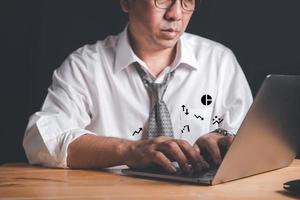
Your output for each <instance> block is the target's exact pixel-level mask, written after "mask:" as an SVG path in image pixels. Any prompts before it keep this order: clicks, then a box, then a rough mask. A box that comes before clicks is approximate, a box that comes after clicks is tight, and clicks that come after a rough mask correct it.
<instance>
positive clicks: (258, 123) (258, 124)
mask: <svg viewBox="0 0 300 200" xmlns="http://www.w3.org/2000/svg"><path fill="white" fill-rule="evenodd" d="M299 122H300V76H288V75H269V76H267V78H266V79H265V81H264V82H263V84H262V86H261V88H260V90H259V92H258V94H257V95H256V98H255V100H254V102H253V104H252V106H251V107H250V109H249V111H248V113H247V115H246V117H245V119H244V121H243V123H242V125H241V127H240V129H239V130H238V134H237V136H236V137H235V139H234V142H233V143H232V145H231V147H230V148H229V150H228V152H227V154H226V156H225V158H224V160H223V162H222V163H221V165H220V167H219V169H218V172H217V174H216V176H215V177H214V179H213V182H212V184H213V185H215V184H219V183H222V182H227V181H230V180H234V179H239V178H243V177H247V176H251V175H254V174H258V173H262V172H266V171H270V170H274V169H278V168H282V167H285V166H288V165H289V164H290V163H291V162H292V160H293V159H294V158H295V156H296V152H297V148H298V146H299V143H300V137H299V135H300V126H299Z"/></svg>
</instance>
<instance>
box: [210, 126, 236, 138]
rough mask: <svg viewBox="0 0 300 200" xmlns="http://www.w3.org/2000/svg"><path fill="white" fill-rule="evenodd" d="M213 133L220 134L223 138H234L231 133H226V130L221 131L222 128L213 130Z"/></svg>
mask: <svg viewBox="0 0 300 200" xmlns="http://www.w3.org/2000/svg"><path fill="white" fill-rule="evenodd" d="M213 132H215V133H219V134H221V135H223V136H228V135H231V136H235V135H234V134H233V133H231V132H229V131H227V130H225V129H223V128H217V129H216V130H214V131H213Z"/></svg>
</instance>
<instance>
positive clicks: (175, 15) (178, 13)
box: [165, 0, 182, 21]
mask: <svg viewBox="0 0 300 200" xmlns="http://www.w3.org/2000/svg"><path fill="white" fill-rule="evenodd" d="M165 17H166V19H167V20H170V21H178V20H181V18H182V7H181V2H180V0H175V2H174V3H173V5H172V6H171V7H170V8H169V9H167V10H166V13H165Z"/></svg>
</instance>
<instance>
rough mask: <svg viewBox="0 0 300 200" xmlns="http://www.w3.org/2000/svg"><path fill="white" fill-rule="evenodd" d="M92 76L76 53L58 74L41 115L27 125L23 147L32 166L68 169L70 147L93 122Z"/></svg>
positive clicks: (33, 116) (57, 71)
mask: <svg viewBox="0 0 300 200" xmlns="http://www.w3.org/2000/svg"><path fill="white" fill-rule="evenodd" d="M91 79H92V78H91V76H90V75H89V73H88V70H87V64H86V62H85V60H84V59H83V57H82V56H81V55H79V54H78V53H76V52H74V53H73V54H71V55H70V56H69V57H68V58H67V59H66V60H65V61H64V62H63V64H62V65H61V66H60V68H58V69H57V70H55V71H54V73H53V77H52V85H51V86H50V87H49V89H48V94H47V97H46V99H45V101H44V103H43V105H42V108H41V110H40V111H39V112H36V113H34V114H33V115H32V116H31V117H30V119H29V123H28V125H27V128H26V131H25V135H24V139H23V147H24V149H25V153H26V156H27V158H28V160H29V162H30V163H31V164H39V165H43V166H47V167H59V168H66V167H67V163H66V159H67V148H68V145H69V144H70V143H71V142H72V141H73V140H75V139H76V138H78V137H79V136H81V135H84V134H87V133H89V134H95V133H93V132H91V131H89V130H87V128H86V127H87V126H88V125H89V124H90V122H91V117H92V116H91V112H90V110H91V106H92V100H91V97H90V90H91V83H92V80H91Z"/></svg>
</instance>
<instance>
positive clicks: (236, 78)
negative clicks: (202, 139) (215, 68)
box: [214, 50, 253, 134]
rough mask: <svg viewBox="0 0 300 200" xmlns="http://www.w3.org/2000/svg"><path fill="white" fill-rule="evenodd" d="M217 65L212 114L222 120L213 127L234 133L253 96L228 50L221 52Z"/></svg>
mask: <svg viewBox="0 0 300 200" xmlns="http://www.w3.org/2000/svg"><path fill="white" fill-rule="evenodd" d="M219 66H220V69H219V74H218V92H217V98H216V103H215V109H214V110H215V112H214V114H215V116H218V117H219V118H220V119H223V122H222V123H220V124H216V125H215V126H216V127H214V128H215V129H216V128H223V129H225V130H227V131H229V132H230V133H233V134H235V133H236V132H237V130H238V129H239V127H240V125H241V123H242V121H243V119H244V117H245V116H246V114H247V112H248V110H249V108H250V106H251V104H252V101H253V97H252V93H251V90H250V87H249V84H248V82H247V79H246V77H245V75H244V73H243V71H242V69H241V67H240V65H239V63H238V62H237V60H236V58H235V56H234V54H233V53H232V52H231V51H230V50H227V51H224V52H223V53H222V55H221V57H220V64H219Z"/></svg>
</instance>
